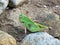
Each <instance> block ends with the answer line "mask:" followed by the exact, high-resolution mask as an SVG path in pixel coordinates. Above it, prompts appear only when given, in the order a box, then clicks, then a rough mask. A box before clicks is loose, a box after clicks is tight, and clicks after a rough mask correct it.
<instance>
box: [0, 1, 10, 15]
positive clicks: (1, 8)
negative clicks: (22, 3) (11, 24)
mask: <svg viewBox="0 0 60 45" xmlns="http://www.w3.org/2000/svg"><path fill="white" fill-rule="evenodd" d="M8 3H9V0H0V14H1V13H2V12H3V11H4V10H5V9H6V7H7V5H8Z"/></svg>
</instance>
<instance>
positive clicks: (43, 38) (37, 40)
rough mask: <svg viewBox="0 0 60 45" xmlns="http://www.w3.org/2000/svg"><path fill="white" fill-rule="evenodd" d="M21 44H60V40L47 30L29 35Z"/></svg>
mask: <svg viewBox="0 0 60 45" xmlns="http://www.w3.org/2000/svg"><path fill="white" fill-rule="evenodd" d="M21 45H60V40H58V39H56V38H54V37H52V36H51V35H49V34H48V33H46V32H38V33H32V34H29V35H27V36H26V37H25V38H24V39H23V41H22V44H21Z"/></svg>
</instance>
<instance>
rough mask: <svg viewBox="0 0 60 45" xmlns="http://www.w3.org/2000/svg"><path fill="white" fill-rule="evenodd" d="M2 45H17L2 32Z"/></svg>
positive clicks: (0, 36)
mask: <svg viewBox="0 0 60 45" xmlns="http://www.w3.org/2000/svg"><path fill="white" fill-rule="evenodd" d="M0 45H17V44H16V40H15V39H14V38H13V37H12V36H11V35H9V34H7V33H6V32H3V31H0Z"/></svg>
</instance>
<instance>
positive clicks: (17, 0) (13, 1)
mask: <svg viewBox="0 0 60 45" xmlns="http://www.w3.org/2000/svg"><path fill="white" fill-rule="evenodd" d="M25 1H27V0H10V4H9V6H10V7H18V6H19V5H22V4H23V3H24V2H25Z"/></svg>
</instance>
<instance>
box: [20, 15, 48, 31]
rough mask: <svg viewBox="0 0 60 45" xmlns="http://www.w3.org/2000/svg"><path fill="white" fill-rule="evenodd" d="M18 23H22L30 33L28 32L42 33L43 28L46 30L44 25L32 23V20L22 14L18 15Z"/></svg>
mask: <svg viewBox="0 0 60 45" xmlns="http://www.w3.org/2000/svg"><path fill="white" fill-rule="evenodd" d="M19 21H20V22H21V23H23V25H24V26H25V27H26V28H27V29H28V30H29V31H30V32H40V31H43V30H44V29H45V28H48V27H47V26H45V25H42V24H39V23H36V22H34V21H33V20H32V19H30V18H28V17H27V16H26V15H24V14H20V15H19Z"/></svg>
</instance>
